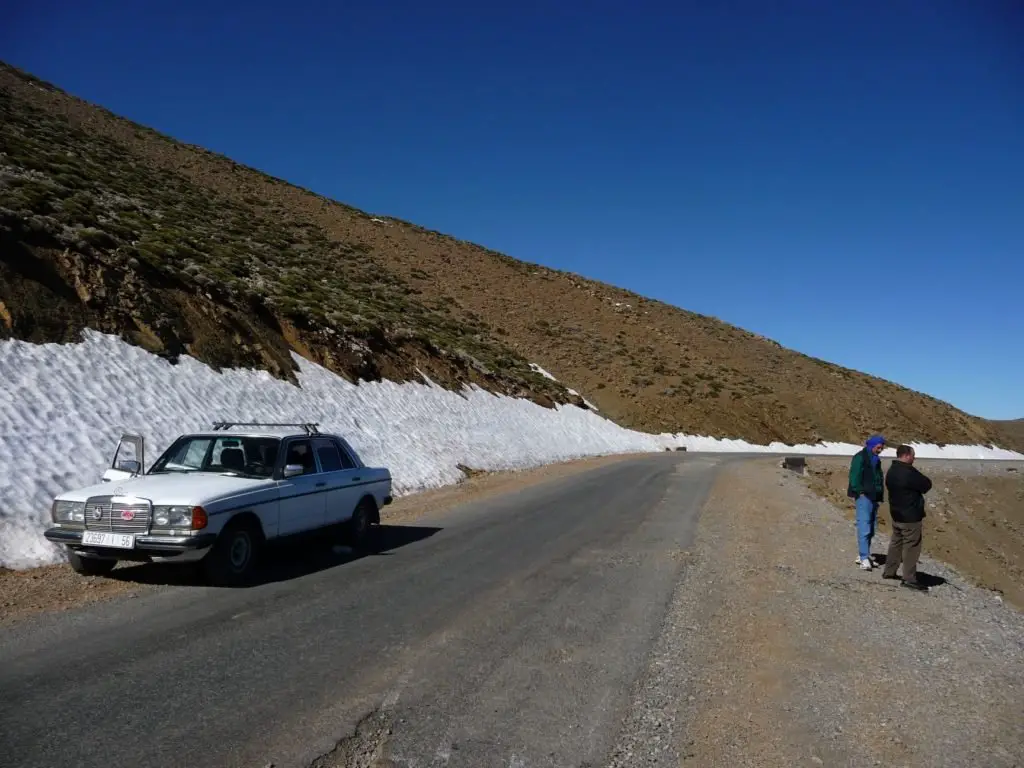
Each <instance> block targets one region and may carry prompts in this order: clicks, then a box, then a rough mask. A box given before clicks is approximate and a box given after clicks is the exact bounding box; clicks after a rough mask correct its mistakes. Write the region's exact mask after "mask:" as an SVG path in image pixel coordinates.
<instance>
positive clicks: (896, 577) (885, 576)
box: [882, 571, 899, 579]
mask: <svg viewBox="0 0 1024 768" xmlns="http://www.w3.org/2000/svg"><path fill="white" fill-rule="evenodd" d="M882 578H883V579H898V578H899V576H897V575H896V574H895V573H894V574H893V575H892V576H890V575H889V574H888V573H885V572H884V571H883V572H882Z"/></svg>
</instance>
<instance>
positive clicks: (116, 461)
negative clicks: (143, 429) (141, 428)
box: [103, 434, 146, 483]
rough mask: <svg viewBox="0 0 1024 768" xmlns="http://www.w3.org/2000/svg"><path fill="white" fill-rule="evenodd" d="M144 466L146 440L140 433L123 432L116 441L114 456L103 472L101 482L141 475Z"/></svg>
mask: <svg viewBox="0 0 1024 768" xmlns="http://www.w3.org/2000/svg"><path fill="white" fill-rule="evenodd" d="M145 468H146V440H145V438H143V437H142V435H134V434H124V435H121V439H120V440H118V441H117V448H116V449H115V450H114V458H113V459H112V460H111V462H110V467H109V468H108V469H107V471H106V472H104V473H103V482H105V483H109V482H111V481H113V480H127V479H129V478H132V477H137V476H138V475H141V474H142V473H143V472H144V471H145Z"/></svg>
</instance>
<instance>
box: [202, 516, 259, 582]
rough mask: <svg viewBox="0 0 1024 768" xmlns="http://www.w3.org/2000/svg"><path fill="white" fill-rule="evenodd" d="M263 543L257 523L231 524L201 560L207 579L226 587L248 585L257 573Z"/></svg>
mask: <svg viewBox="0 0 1024 768" xmlns="http://www.w3.org/2000/svg"><path fill="white" fill-rule="evenodd" d="M262 544H263V535H262V532H261V531H260V530H259V527H258V526H256V525H255V524H253V523H251V522H249V521H242V522H238V523H229V524H228V525H227V527H225V529H224V530H223V531H221V534H220V536H218V537H217V541H216V542H215V543H214V545H213V548H212V549H211V550H210V552H209V554H207V555H206V557H204V558H203V560H202V563H203V571H204V574H205V576H206V580H207V581H208V582H210V583H211V584H213V585H214V586H224V587H232V586H238V585H241V584H245V583H247V582H248V581H249V580H250V579H251V578H252V575H253V573H254V572H255V570H256V561H257V559H258V558H259V554H260V550H261V548H262Z"/></svg>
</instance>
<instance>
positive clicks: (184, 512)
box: [153, 506, 192, 528]
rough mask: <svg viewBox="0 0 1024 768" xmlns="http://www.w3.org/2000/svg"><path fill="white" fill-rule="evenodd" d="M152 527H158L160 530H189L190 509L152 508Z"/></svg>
mask: <svg viewBox="0 0 1024 768" xmlns="http://www.w3.org/2000/svg"><path fill="white" fill-rule="evenodd" d="M153 525H155V526H158V527H160V528H191V527H192V507H187V506H158V507H153Z"/></svg>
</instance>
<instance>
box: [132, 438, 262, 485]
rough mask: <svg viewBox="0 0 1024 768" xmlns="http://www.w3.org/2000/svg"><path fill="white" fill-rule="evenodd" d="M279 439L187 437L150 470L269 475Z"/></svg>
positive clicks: (157, 471)
mask: <svg viewBox="0 0 1024 768" xmlns="http://www.w3.org/2000/svg"><path fill="white" fill-rule="evenodd" d="M280 442H281V440H280V438H276V437H248V436H241V437H233V436H232V437H229V436H224V437H217V438H212V437H185V438H182V439H180V440H179V441H178V442H176V443H175V444H174V445H172V446H171V447H170V448H169V449H168V451H167V453H165V454H164V455H163V456H161V457H160V458H159V459H158V460H157V462H156V464H154V465H153V469H152V470H151V473H161V472H224V473H229V472H230V473H232V474H236V475H244V476H247V477H270V476H271V475H272V474H273V472H274V464H275V463H276V460H277V448H278V445H280Z"/></svg>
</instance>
